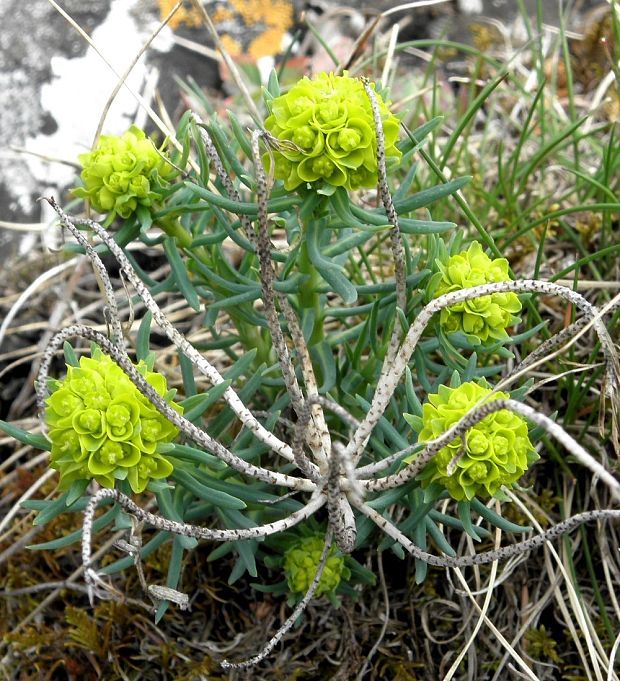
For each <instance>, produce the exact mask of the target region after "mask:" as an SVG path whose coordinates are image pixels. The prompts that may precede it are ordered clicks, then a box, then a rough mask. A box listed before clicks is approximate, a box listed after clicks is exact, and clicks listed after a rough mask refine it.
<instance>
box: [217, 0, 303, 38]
mask: <svg viewBox="0 0 620 681" xmlns="http://www.w3.org/2000/svg"><path fill="white" fill-rule="evenodd" d="M230 3H231V5H232V6H233V7H234V8H235V9H236V10H237V12H239V14H240V15H241V17H242V18H243V21H244V22H245V24H246V25H247V26H251V25H252V24H255V23H259V22H261V23H265V24H267V26H270V27H273V28H280V29H282V31H286V30H287V29H288V28H290V26H291V24H292V21H293V8H292V5H291V3H290V2H287V1H286V0H230Z"/></svg>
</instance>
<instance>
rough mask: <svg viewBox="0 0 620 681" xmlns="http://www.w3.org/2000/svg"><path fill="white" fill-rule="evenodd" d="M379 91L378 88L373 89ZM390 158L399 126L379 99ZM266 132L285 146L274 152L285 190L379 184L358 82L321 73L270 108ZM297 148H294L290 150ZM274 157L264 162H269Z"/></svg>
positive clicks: (370, 118) (373, 138) (367, 107)
mask: <svg viewBox="0 0 620 681" xmlns="http://www.w3.org/2000/svg"><path fill="white" fill-rule="evenodd" d="M373 87H374V86H373ZM376 98H377V103H378V106H379V110H380V112H381V119H382V122H383V132H384V136H385V153H386V156H388V157H389V156H396V157H398V156H400V151H399V150H398V149H397V148H396V146H395V145H396V140H397V138H398V128H399V122H398V119H397V118H396V116H394V115H393V114H392V113H391V112H390V110H389V109H388V107H387V106H386V105H385V103H384V101H383V99H382V98H381V96H380V95H379V94H377V95H376ZM270 106H271V115H270V116H269V117H268V118H267V119H266V120H265V127H266V128H267V130H268V131H269V132H271V133H272V134H273V135H274V136H275V137H277V138H278V139H280V140H284V141H286V142H287V143H289V144H288V145H287V144H286V143H285V144H282V145H281V147H280V149H279V150H278V151H274V152H273V161H274V166H275V167H274V169H273V170H274V173H275V176H276V178H278V179H280V180H284V186H285V188H286V189H289V190H291V189H295V188H296V187H298V186H299V185H301V184H303V183H308V182H309V183H315V182H317V183H318V182H321V183H326V184H329V185H333V186H336V187H346V188H347V189H357V188H358V187H373V186H375V185H376V184H377V138H376V133H375V125H374V120H373V115H372V109H371V106H370V100H369V99H368V95H367V94H366V92H365V90H364V85H363V83H362V82H361V81H360V80H359V79H357V78H351V77H350V76H348V75H346V72H345V74H344V75H342V76H335V75H334V74H333V73H319V74H318V75H317V76H316V77H315V78H313V79H310V78H307V77H305V78H302V79H301V80H300V81H299V82H298V83H296V84H295V85H294V86H293V87H292V88H291V89H290V90H289V91H288V92H287V93H286V94H284V95H281V96H280V97H277V98H276V99H274V100H273V101H272V102H271V105H270ZM291 143H292V144H291ZM269 159H270V157H269V155H266V156H265V161H266V162H269Z"/></svg>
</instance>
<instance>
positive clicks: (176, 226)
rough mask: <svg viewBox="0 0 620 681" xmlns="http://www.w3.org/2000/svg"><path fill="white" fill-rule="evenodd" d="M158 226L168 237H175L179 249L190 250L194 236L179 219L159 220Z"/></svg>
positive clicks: (164, 218) (167, 218)
mask: <svg viewBox="0 0 620 681" xmlns="http://www.w3.org/2000/svg"><path fill="white" fill-rule="evenodd" d="M157 226H158V227H160V228H161V230H162V231H163V232H165V233H166V234H167V235H168V236H171V237H173V238H174V239H175V240H176V242H177V244H178V246H179V248H189V247H190V246H191V244H192V235H191V234H190V233H189V232H188V231H187V230H186V229H185V227H183V225H182V224H181V223H180V222H179V220H178V219H177V218H174V217H162V218H159V219H158V220H157Z"/></svg>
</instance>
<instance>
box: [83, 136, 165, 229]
mask: <svg viewBox="0 0 620 681" xmlns="http://www.w3.org/2000/svg"><path fill="white" fill-rule="evenodd" d="M79 159H80V163H81V164H82V168H83V170H82V173H81V175H80V177H81V178H82V182H83V183H84V186H83V187H77V188H75V189H73V194H75V195H76V196H79V197H81V198H84V199H88V200H89V201H90V203H91V205H92V207H93V208H94V209H95V210H96V211H97V212H99V213H109V214H111V215H112V216H113V217H114V216H115V215H117V214H118V215H120V216H121V217H122V218H128V217H129V216H130V215H131V214H132V213H133V212H134V211H135V210H136V208H137V207H138V206H139V205H141V206H147V207H148V206H151V205H152V204H153V203H154V202H156V201H159V200H161V198H162V189H163V187H164V186H165V185H166V178H167V177H168V176H169V175H170V173H171V172H172V166H171V165H170V164H168V163H166V161H165V160H164V159H163V158H162V157H161V155H160V154H159V153H158V151H157V149H156V148H155V146H154V145H153V143H152V142H151V140H150V139H148V138H147V137H146V135H145V134H144V132H143V131H142V130H140V128H137V127H136V126H135V125H132V126H131V128H129V130H127V132H125V133H124V134H123V135H121V136H120V137H118V136H114V135H101V137H100V138H99V141H98V142H97V146H96V147H95V148H94V149H93V150H92V151H91V152H89V153H86V154H81V155H80V157H79Z"/></svg>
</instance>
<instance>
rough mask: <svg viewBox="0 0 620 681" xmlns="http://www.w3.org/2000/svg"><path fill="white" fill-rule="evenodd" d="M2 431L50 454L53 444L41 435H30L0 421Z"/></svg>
mask: <svg viewBox="0 0 620 681" xmlns="http://www.w3.org/2000/svg"><path fill="white" fill-rule="evenodd" d="M0 430H2V431H4V432H5V433H6V434H7V435H10V436H11V437H14V438H15V439H16V440H18V441H19V442H21V443H23V444H25V445H30V446H31V447H35V448H36V449H42V450H44V451H46V452H49V451H50V450H51V448H52V443H51V442H50V441H49V440H48V439H47V438H46V437H45V435H42V434H41V433H29V432H28V431H27V430H23V429H22V428H19V427H18V426H15V425H13V424H12V423H7V422H6V421H2V420H1V419H0Z"/></svg>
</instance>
